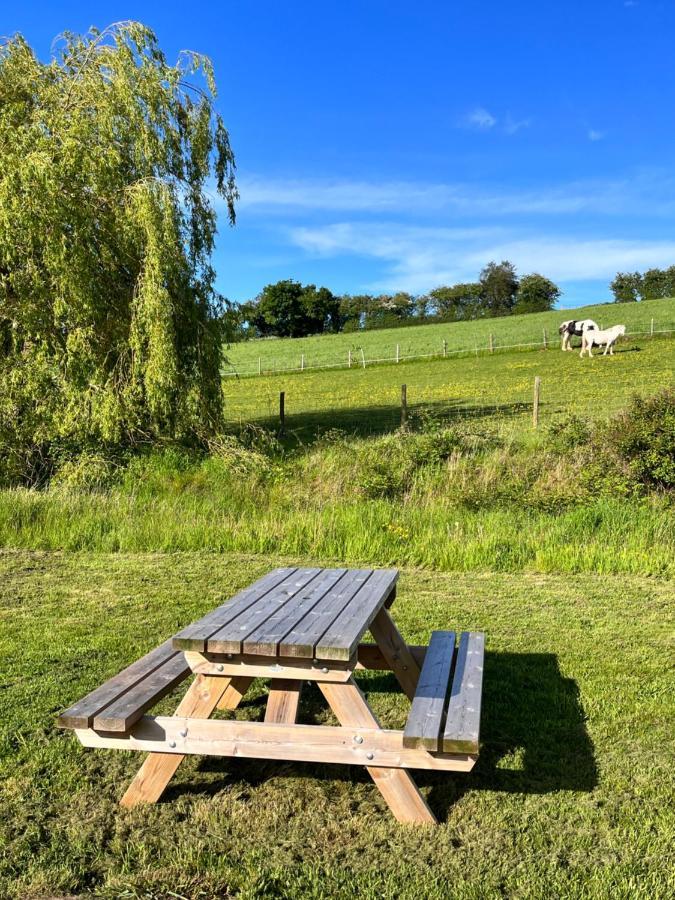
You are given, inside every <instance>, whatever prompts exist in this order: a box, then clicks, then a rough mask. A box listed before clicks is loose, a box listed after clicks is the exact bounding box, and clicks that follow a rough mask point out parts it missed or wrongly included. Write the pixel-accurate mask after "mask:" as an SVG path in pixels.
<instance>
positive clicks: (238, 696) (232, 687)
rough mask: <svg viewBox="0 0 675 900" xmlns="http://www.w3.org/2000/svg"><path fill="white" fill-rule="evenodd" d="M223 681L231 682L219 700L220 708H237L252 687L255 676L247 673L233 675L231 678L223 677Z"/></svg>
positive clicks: (218, 706)
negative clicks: (248, 675)
mask: <svg viewBox="0 0 675 900" xmlns="http://www.w3.org/2000/svg"><path fill="white" fill-rule="evenodd" d="M221 680H222V681H225V682H228V681H229V684H228V685H227V687H226V688H225V691H224V693H223V695H222V697H221V698H220V700H219V701H218V705H217V708H218V709H236V708H237V707H238V706H239V704H240V702H241V700H242V699H243V697H244V694H245V693H246V691H247V690H248V689H249V688H250V687H251V683H252V681H253V678H251V677H247V676H246V675H236V676H235V675H233V676H232V677H231V678H223V679H221Z"/></svg>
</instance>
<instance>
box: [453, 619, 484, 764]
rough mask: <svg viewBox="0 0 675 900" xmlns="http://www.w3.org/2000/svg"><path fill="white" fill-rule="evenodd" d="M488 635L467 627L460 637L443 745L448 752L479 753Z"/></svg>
mask: <svg viewBox="0 0 675 900" xmlns="http://www.w3.org/2000/svg"><path fill="white" fill-rule="evenodd" d="M484 656H485V635H484V634H483V633H482V632H479V631H464V632H463V633H462V635H461V637H460V640H459V649H458V651H457V663H456V665H455V674H454V675H453V679H452V688H451V690H450V700H449V701H448V715H447V718H446V721H445V730H444V732H443V742H442V749H443V751H444V752H446V753H478V739H479V732H480V706H481V694H482V690H483V660H484Z"/></svg>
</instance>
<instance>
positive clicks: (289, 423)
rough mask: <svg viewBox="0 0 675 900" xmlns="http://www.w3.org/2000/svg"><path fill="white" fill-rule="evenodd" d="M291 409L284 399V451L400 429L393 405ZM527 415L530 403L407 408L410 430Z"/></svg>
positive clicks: (262, 421) (262, 420) (265, 423)
mask: <svg viewBox="0 0 675 900" xmlns="http://www.w3.org/2000/svg"><path fill="white" fill-rule="evenodd" d="M542 405H543V404H542ZM292 408H293V398H292V397H287V398H286V419H285V423H286V424H285V433H284V434H283V435H280V437H281V438H282V442H283V444H284V445H285V446H287V447H297V446H302V445H303V444H311V443H313V442H314V441H316V440H318V439H320V438H321V436H322V434H324V433H325V432H326V431H329V430H331V429H340V430H341V431H344V432H346V433H347V434H350V435H353V436H356V437H368V436H370V435H372V436H374V435H379V434H386V433H388V432H391V431H395V430H396V429H397V428H399V427H400V425H401V407H400V406H399V405H397V404H391V405H389V406H353V407H342V408H341V407H335V408H332V409H320V410H313V411H305V412H302V413H293V411H292ZM531 411H532V404H531V403H498V404H485V405H478V404H470V403H467V402H465V401H462V400H442V401H436V402H433V403H418V404H416V403H411V404H409V405H408V422H409V424H411V425H412V426H413V427H414V424H415V420H416V419H418V418H422V417H430V418H433V419H434V420H435V421H437V422H439V423H447V424H449V425H451V424H453V423H456V422H458V421H473V420H477V419H489V418H495V417H499V418H512V417H513V416H520V415H523V414H525V413H531ZM250 421H251V422H253V423H254V424H256V425H259V426H261V427H264V428H269V429H270V430H271V431H277V432H278V429H279V419H278V418H276V417H270V416H260V417H257V418H256V417H254V418H252V419H251V420H250Z"/></svg>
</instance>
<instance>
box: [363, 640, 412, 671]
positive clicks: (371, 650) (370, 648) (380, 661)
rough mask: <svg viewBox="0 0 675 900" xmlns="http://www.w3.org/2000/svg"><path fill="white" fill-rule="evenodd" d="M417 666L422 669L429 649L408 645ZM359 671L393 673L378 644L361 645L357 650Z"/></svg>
mask: <svg viewBox="0 0 675 900" xmlns="http://www.w3.org/2000/svg"><path fill="white" fill-rule="evenodd" d="M408 650H410V652H411V653H412V655H413V658H414V659H415V662H416V663H417V665H418V666H419V667H420V668H422V665H423V664H424V657H425V654H426V652H427V648H426V647H424V646H421V645H418V644H408ZM356 659H357V663H356V668H357V669H379V670H384V671H391V666H390V665H389V663H388V662H387V660H386V659H385V658H384V654H383V653H382V651H381V650H380V648H379V647H378V646H377V644H359V646H358V647H357V649H356Z"/></svg>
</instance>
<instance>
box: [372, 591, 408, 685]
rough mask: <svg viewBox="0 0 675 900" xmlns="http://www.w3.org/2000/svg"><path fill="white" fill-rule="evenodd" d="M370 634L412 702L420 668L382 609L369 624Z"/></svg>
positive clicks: (388, 616) (393, 623)
mask: <svg viewBox="0 0 675 900" xmlns="http://www.w3.org/2000/svg"><path fill="white" fill-rule="evenodd" d="M370 633H371V634H372V636H373V637H374V638H375V641H376V643H377V646H378V647H379V648H380V650H381V651H382V655H383V656H384V658H385V659H386V660H387V662H388V664H389V665H390V667H391V669H392V671H393V673H394V675H396V677H397V678H398V681H399V684H400V685H401V687H402V688H403V690H404V692H405V694H406V696H407V697H408V699H409V700H412V699H413V697H414V696H415V691H416V690H417V682H418V681H419V677H420V667H419V665H418V663H417V660H416V659H415V657H414V656H413V655H412V653H411V651H410V648H409V647H408V645H407V643H406V642H405V641H404V639H403V638H402V637H401V633H400V631H399V630H398V628H397V627H396V624H395V622H394V620H393V619H392V617H391V616H390V615H389V613H388V611H387V610H386V609H384V607H383V608H382V609H381V610H380V611H379V612H378V614H377V615H376V616H375V618H374V619H373V621H372V622H371V624H370Z"/></svg>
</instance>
